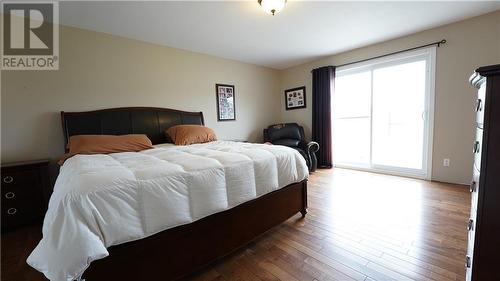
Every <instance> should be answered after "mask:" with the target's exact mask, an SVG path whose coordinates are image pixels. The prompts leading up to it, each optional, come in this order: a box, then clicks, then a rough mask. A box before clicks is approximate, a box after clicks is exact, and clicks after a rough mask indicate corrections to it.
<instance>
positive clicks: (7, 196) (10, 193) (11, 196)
mask: <svg viewBox="0 0 500 281" xmlns="http://www.w3.org/2000/svg"><path fill="white" fill-rule="evenodd" d="M14 197H16V194H15V193H14V192H12V191H9V192H7V193H5V198H7V199H12V198H14Z"/></svg>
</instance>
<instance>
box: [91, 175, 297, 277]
mask: <svg viewBox="0 0 500 281" xmlns="http://www.w3.org/2000/svg"><path fill="white" fill-rule="evenodd" d="M298 212H300V213H301V214H302V216H303V217H304V216H305V215H306V213H307V180H304V181H302V182H298V183H294V184H291V185H288V186H286V187H284V188H282V189H279V190H276V191H274V192H271V193H269V194H266V195H264V196H261V197H259V198H257V199H254V200H252V201H249V202H246V203H243V204H241V205H238V206H236V207H234V208H232V209H229V210H226V211H224V212H220V213H216V214H213V215H210V216H208V217H206V218H203V219H201V220H198V221H195V222H193V223H190V224H187V225H182V226H178V227H175V228H172V229H168V230H165V231H163V232H160V233H158V234H155V235H153V236H151V237H148V238H144V239H141V240H138V241H134V242H129V243H125V244H121V245H118V246H113V247H110V248H109V249H108V250H109V253H110V255H109V256H108V257H106V258H104V259H101V260H97V261H94V262H93V263H92V264H91V265H90V267H89V268H88V269H87V270H86V271H85V273H84V275H83V276H84V279H85V280H86V281H98V280H158V278H160V279H161V280H177V279H180V278H182V277H185V276H186V275H188V274H190V273H193V272H195V271H197V270H199V269H201V268H203V267H204V266H207V265H208V264H210V263H211V262H213V261H215V260H217V259H219V258H221V257H223V256H225V255H228V254H230V253H231V252H233V251H235V250H236V249H238V248H240V247H242V246H244V245H246V244H248V243H249V242H251V241H252V240H254V239H255V238H256V237H258V236H260V235H262V234H263V233H265V232H266V231H268V230H269V229H271V228H273V227H274V226H276V225H279V224H280V223H282V222H284V221H285V220H287V219H288V218H290V217H292V216H293V215H295V214H297V213H298Z"/></svg>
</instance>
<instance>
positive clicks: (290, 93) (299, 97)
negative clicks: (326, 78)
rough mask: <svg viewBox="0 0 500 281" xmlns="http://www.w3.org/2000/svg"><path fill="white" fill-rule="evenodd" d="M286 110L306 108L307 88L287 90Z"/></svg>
mask: <svg viewBox="0 0 500 281" xmlns="http://www.w3.org/2000/svg"><path fill="white" fill-rule="evenodd" d="M285 107H286V110H291V109H299V108H306V87H305V86H302V87H298V88H293V89H288V90H285Z"/></svg>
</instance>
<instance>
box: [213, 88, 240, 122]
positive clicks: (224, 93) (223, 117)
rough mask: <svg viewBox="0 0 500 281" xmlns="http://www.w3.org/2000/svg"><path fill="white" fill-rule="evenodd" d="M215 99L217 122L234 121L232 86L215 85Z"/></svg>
mask: <svg viewBox="0 0 500 281" xmlns="http://www.w3.org/2000/svg"><path fill="white" fill-rule="evenodd" d="M215 96H216V97H217V121H231V120H236V112H235V109H234V85H225V84H215Z"/></svg>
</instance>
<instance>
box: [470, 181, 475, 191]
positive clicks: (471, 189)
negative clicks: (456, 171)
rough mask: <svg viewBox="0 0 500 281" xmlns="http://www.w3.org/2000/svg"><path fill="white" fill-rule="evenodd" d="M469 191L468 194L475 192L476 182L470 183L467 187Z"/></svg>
mask: <svg viewBox="0 0 500 281" xmlns="http://www.w3.org/2000/svg"><path fill="white" fill-rule="evenodd" d="M469 191H470V193H472V192H474V191H476V182H475V181H472V182H471V183H470V186H469Z"/></svg>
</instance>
